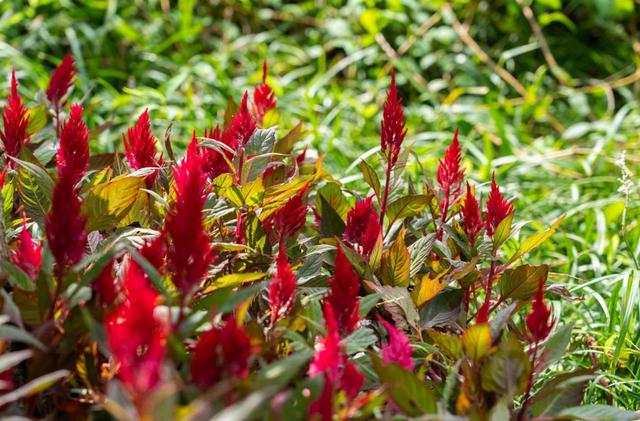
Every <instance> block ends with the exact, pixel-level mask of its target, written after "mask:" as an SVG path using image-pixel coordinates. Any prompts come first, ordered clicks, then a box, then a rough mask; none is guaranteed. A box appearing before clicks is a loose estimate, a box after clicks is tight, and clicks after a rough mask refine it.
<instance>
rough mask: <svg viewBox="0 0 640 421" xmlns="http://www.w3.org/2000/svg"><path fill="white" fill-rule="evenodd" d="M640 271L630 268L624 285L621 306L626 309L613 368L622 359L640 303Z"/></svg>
mask: <svg viewBox="0 0 640 421" xmlns="http://www.w3.org/2000/svg"><path fill="white" fill-rule="evenodd" d="M639 283H640V272H639V271H637V270H630V271H629V272H627V274H626V276H625V278H624V282H623V283H622V285H623V286H622V287H623V288H624V300H623V302H622V303H621V308H622V309H623V311H624V314H623V316H622V324H621V326H620V334H619V335H618V339H617V341H616V348H615V351H614V354H613V359H612V360H611V368H612V370H613V369H614V368H615V367H617V366H618V361H619V360H620V354H621V353H622V348H623V347H624V342H625V339H626V337H627V334H628V332H629V325H630V323H631V318H632V317H633V311H634V309H635V308H637V305H638V289H639V288H640V285H639Z"/></svg>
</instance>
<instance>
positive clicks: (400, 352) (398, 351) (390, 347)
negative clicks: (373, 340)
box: [378, 317, 413, 371]
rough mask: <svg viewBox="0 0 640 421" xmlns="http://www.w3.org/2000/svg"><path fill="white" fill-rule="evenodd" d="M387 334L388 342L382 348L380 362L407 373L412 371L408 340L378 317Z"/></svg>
mask: <svg viewBox="0 0 640 421" xmlns="http://www.w3.org/2000/svg"><path fill="white" fill-rule="evenodd" d="M378 320H380V322H381V323H382V324H383V325H384V327H385V329H387V332H388V333H389V342H388V343H387V344H386V345H383V346H382V361H383V362H385V363H386V364H389V363H396V364H399V365H400V366H402V367H404V368H405V369H406V370H408V371H412V370H413V358H412V356H413V351H412V350H411V345H410V342H409V339H408V338H407V337H406V336H405V334H404V333H403V332H402V331H400V330H398V329H397V328H396V327H395V326H393V325H392V324H391V323H389V322H387V321H386V320H384V319H383V318H382V317H378Z"/></svg>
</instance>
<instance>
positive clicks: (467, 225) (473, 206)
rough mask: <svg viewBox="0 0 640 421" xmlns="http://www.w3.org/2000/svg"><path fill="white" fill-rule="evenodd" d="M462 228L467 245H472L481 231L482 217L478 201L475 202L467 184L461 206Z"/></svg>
mask: <svg viewBox="0 0 640 421" xmlns="http://www.w3.org/2000/svg"><path fill="white" fill-rule="evenodd" d="M461 213H462V227H463V229H464V232H465V234H466V235H467V238H468V239H469V243H470V244H473V243H474V241H475V239H476V236H477V235H478V232H480V230H481V229H482V226H483V223H482V215H481V213H480V207H479V206H478V201H477V200H476V198H475V196H474V194H473V192H472V191H471V186H469V183H467V193H466V195H465V197H464V203H463V204H462V209H461Z"/></svg>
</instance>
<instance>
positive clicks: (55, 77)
mask: <svg viewBox="0 0 640 421" xmlns="http://www.w3.org/2000/svg"><path fill="white" fill-rule="evenodd" d="M74 64H75V61H74V60H73V56H71V54H67V55H66V56H65V57H64V58H63V59H62V62H61V63H60V65H59V66H58V67H57V68H56V70H55V71H54V72H53V74H52V75H51V80H50V81H49V87H48V88H47V98H48V99H49V102H51V103H52V104H53V106H54V108H59V107H60V100H61V99H62V97H63V96H65V95H66V94H67V91H68V90H69V88H70V87H71V84H72V83H73V77H74V76H75V75H76V69H75V67H74Z"/></svg>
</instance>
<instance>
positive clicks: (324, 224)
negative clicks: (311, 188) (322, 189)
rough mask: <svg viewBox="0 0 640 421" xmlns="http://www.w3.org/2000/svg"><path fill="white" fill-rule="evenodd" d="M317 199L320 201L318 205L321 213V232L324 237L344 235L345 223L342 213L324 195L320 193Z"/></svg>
mask: <svg viewBox="0 0 640 421" xmlns="http://www.w3.org/2000/svg"><path fill="white" fill-rule="evenodd" d="M317 200H319V201H320V205H319V206H318V211H319V213H320V215H321V219H320V234H322V235H323V236H324V237H342V233H343V232H344V229H345V224H344V221H343V220H342V218H341V217H340V214H338V212H336V211H335V210H334V209H333V208H332V207H331V205H330V204H329V202H327V200H326V199H325V198H324V197H323V196H322V195H318V196H317Z"/></svg>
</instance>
